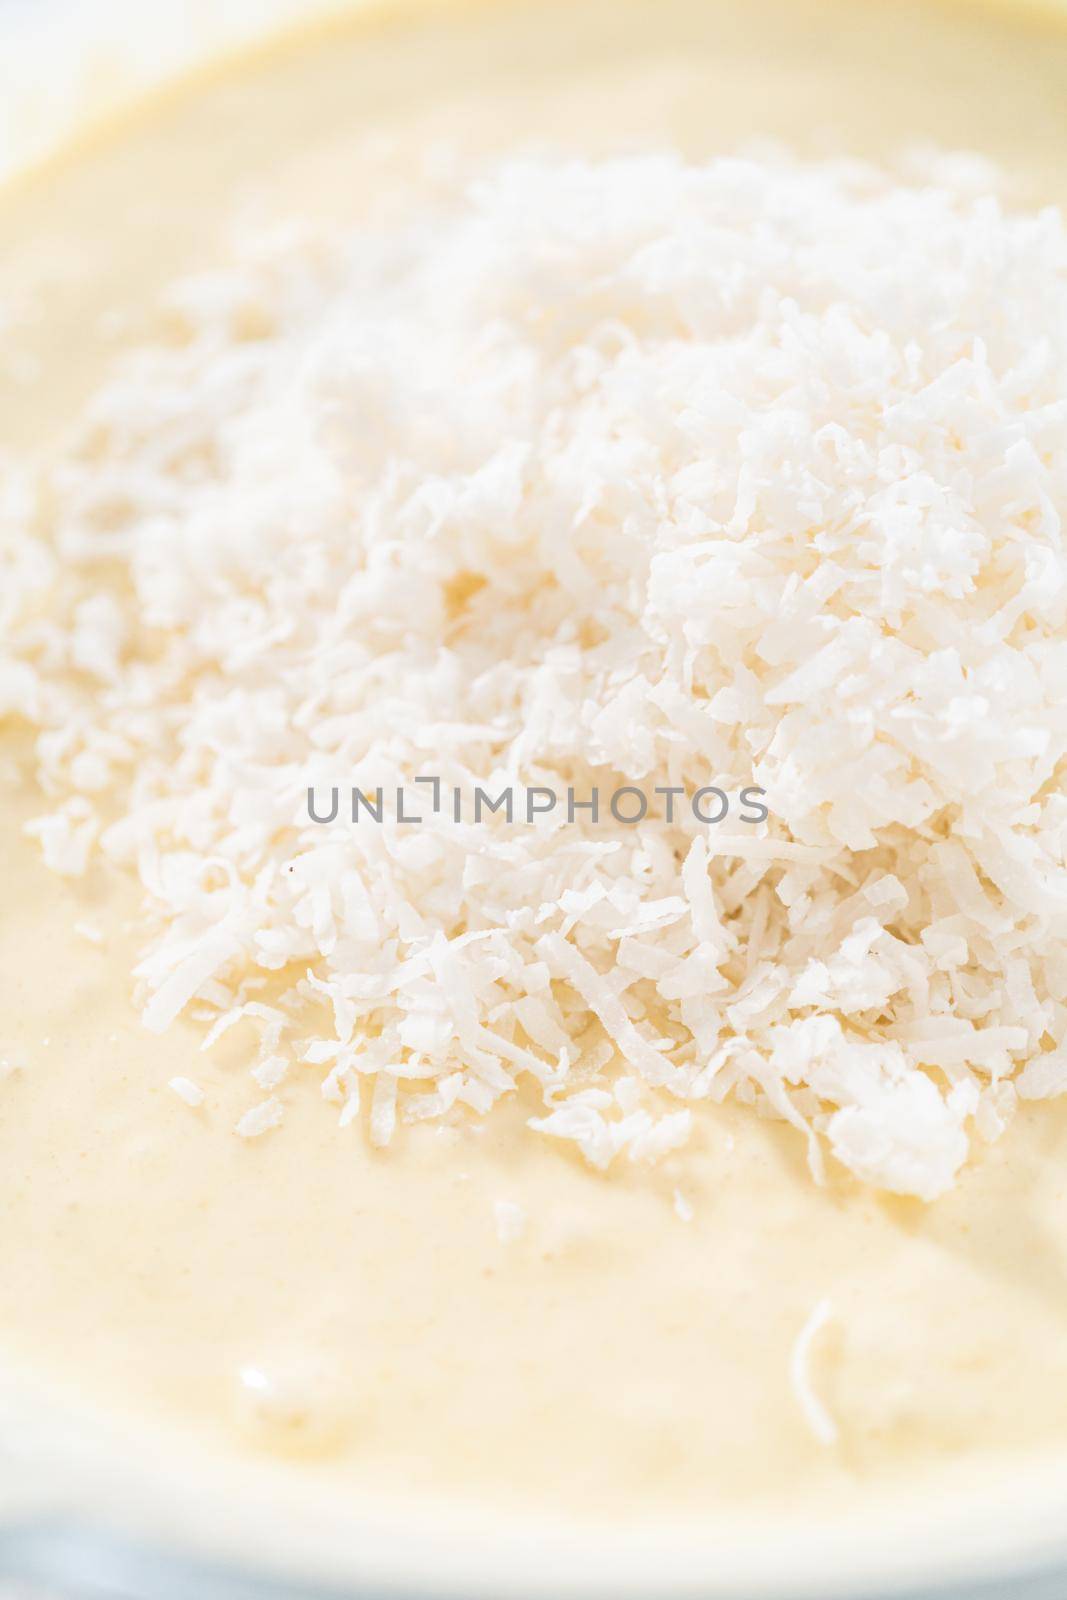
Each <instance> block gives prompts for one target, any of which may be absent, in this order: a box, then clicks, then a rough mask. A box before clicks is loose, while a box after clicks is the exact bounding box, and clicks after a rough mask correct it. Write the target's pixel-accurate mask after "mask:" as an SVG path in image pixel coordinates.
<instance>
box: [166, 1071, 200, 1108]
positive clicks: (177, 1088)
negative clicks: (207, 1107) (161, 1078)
mask: <svg viewBox="0 0 1067 1600" xmlns="http://www.w3.org/2000/svg"><path fill="white" fill-rule="evenodd" d="M168 1087H169V1088H171V1089H173V1090H174V1093H175V1094H176V1095H177V1096H178V1099H179V1100H184V1101H185V1103H186V1105H187V1106H194V1107H195V1106H202V1105H203V1103H204V1091H203V1089H201V1087H200V1085H199V1084H198V1083H194V1082H193V1080H192V1078H170V1079H168Z"/></svg>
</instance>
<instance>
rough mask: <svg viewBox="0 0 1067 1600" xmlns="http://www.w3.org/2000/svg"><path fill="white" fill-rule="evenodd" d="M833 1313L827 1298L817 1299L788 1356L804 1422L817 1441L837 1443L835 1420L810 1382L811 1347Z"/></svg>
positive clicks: (790, 1373) (827, 1443) (791, 1377)
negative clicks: (816, 1303) (817, 1301)
mask: <svg viewBox="0 0 1067 1600" xmlns="http://www.w3.org/2000/svg"><path fill="white" fill-rule="evenodd" d="M832 1316H833V1307H832V1306H831V1304H830V1302H829V1300H820V1301H819V1303H818V1305H816V1306H815V1307H814V1309H813V1310H812V1313H811V1315H810V1316H809V1318H808V1320H807V1321H806V1322H805V1324H804V1326H803V1327H802V1328H801V1330H800V1332H799V1333H798V1334H797V1337H796V1339H795V1340H794V1341H793V1350H792V1354H791V1356H790V1359H789V1376H790V1379H791V1381H792V1385H793V1393H794V1395H795V1396H796V1399H797V1404H798V1405H799V1407H800V1409H801V1411H802V1412H803V1413H804V1421H805V1422H806V1423H807V1425H808V1427H809V1428H810V1429H811V1431H812V1433H813V1434H814V1435H815V1437H816V1439H818V1441H819V1443H820V1444H825V1445H832V1444H836V1443H837V1437H838V1433H837V1423H836V1422H835V1421H834V1419H833V1417H832V1416H831V1415H830V1413H829V1411H827V1409H826V1407H825V1406H824V1405H823V1403H822V1401H821V1400H820V1399H819V1396H818V1395H817V1394H816V1392H815V1389H814V1386H813V1385H812V1381H811V1373H810V1370H809V1362H810V1360H811V1348H812V1345H813V1344H814V1343H815V1341H816V1339H817V1338H818V1336H819V1334H820V1333H821V1332H822V1330H823V1328H825V1326H826V1324H827V1323H828V1322H829V1321H830V1319H831V1317H832Z"/></svg>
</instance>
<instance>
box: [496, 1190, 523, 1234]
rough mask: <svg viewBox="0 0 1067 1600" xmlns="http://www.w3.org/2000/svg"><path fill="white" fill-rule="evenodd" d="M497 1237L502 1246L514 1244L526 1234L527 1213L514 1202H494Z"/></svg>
mask: <svg viewBox="0 0 1067 1600" xmlns="http://www.w3.org/2000/svg"><path fill="white" fill-rule="evenodd" d="M493 1216H494V1219H495V1221H496V1236H497V1238H498V1239H499V1240H500V1243H501V1244H514V1243H515V1242H516V1240H518V1239H521V1238H522V1236H523V1234H524V1233H525V1232H526V1221H527V1218H526V1211H525V1208H524V1207H523V1206H520V1205H519V1204H518V1203H517V1202H516V1201H514V1200H494V1201H493Z"/></svg>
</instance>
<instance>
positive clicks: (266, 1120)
mask: <svg viewBox="0 0 1067 1600" xmlns="http://www.w3.org/2000/svg"><path fill="white" fill-rule="evenodd" d="M282 1115H283V1113H282V1103H281V1101H280V1100H279V1099H278V1098H277V1096H276V1095H271V1096H270V1098H269V1099H267V1100H262V1101H260V1103H259V1105H258V1106H253V1107H252V1109H251V1111H246V1112H245V1114H244V1116H243V1117H242V1118H241V1119H240V1121H239V1122H238V1123H237V1124H236V1126H235V1127H234V1132H235V1133H236V1134H239V1135H240V1137H241V1138H242V1139H258V1138H259V1137H260V1135H261V1134H264V1133H269V1131H270V1129H271V1128H277V1127H278V1126H279V1125H280V1123H281V1121H282Z"/></svg>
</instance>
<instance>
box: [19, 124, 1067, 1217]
mask: <svg viewBox="0 0 1067 1600" xmlns="http://www.w3.org/2000/svg"><path fill="white" fill-rule="evenodd" d="M953 170H954V169H953V168H952V166H951V164H947V165H946V168H945V174H946V175H942V176H941V177H940V178H939V179H938V181H936V182H932V183H929V184H927V185H925V186H923V187H916V186H909V185H908V184H906V183H905V182H903V181H902V180H900V179H899V178H896V177H893V176H890V175H888V174H884V173H879V172H876V171H874V170H871V169H869V168H864V167H859V166H853V165H848V166H845V165H841V164H825V165H798V164H793V163H791V162H790V161H788V160H786V159H785V158H784V157H779V156H767V157H765V158H761V159H759V160H740V159H720V160H716V161H713V162H711V163H710V164H708V165H700V166H695V165H687V164H685V163H684V162H683V161H681V160H680V159H676V158H674V157H673V156H670V155H649V156H631V157H627V158H625V159H617V160H610V161H606V162H602V163H586V162H582V161H571V160H557V159H549V158H540V157H529V158H522V159H518V158H515V159H511V160H509V161H507V162H505V163H503V164H501V165H499V166H498V167H496V168H494V169H493V170H491V171H490V172H488V173H485V174H482V175H481V176H480V177H479V178H478V179H477V180H476V181H473V182H468V183H465V184H460V183H457V184H456V187H455V191H454V192H452V193H447V194H445V195H443V196H442V195H441V194H436V195H435V198H434V201H433V203H432V204H431V203H429V202H427V204H426V206H425V207H424V209H423V210H422V211H421V212H419V213H418V214H416V215H414V216H412V217H409V218H407V219H406V220H405V221H403V222H402V223H401V222H398V221H396V220H395V219H394V220H393V222H392V223H391V224H390V225H389V226H388V227H384V226H382V227H378V228H376V229H371V228H368V229H367V230H365V231H364V232H363V233H362V234H360V235H359V236H357V237H351V236H348V237H345V238H344V239H332V238H323V237H315V238H309V237H308V236H307V235H306V234H302V233H300V232H299V231H298V230H294V231H293V232H292V233H291V234H289V235H285V236H281V237H275V238H274V239H273V240H272V241H271V242H270V243H269V245H267V244H261V245H259V246H256V247H249V248H248V249H247V250H246V252H245V254H244V256H243V257H242V258H241V259H238V260H237V261H235V263H233V264H232V265H230V266H228V267H227V268H226V269H225V270H220V271H219V272H218V274H217V275H213V276H209V277H203V278H199V279H197V280H196V281H193V282H188V283H185V284H183V285H182V286H180V288H179V289H178V290H177V291H175V293H174V294H173V296H172V297H171V300H170V303H169V305H168V307H167V311H166V315H165V317H164V318H163V320H162V322H161V332H160V337H159V342H158V344H157V345H155V346H153V347H151V348H142V349H141V350H139V351H138V352H136V353H135V354H134V355H133V356H132V357H130V358H129V359H128V360H127V361H126V362H125V364H124V365H123V366H122V367H121V370H120V371H118V373H117V374H116V375H115V376H114V377H113V378H112V379H111V380H110V381H109V382H108V383H107V384H106V386H105V387H104V388H103V389H102V390H101V391H100V392H99V393H98V394H97V396H96V397H95V399H94V400H93V402H92V404H91V405H90V406H89V408H88V411H87V414H86V416H85V418H84V423H83V426H82V427H81V429H80V432H79V435H78V437H77V438H76V439H75V440H73V441H72V442H71V443H70V445H69V447H68V448H66V450H65V451H64V453H63V455H62V457H61V458H60V459H59V460H57V461H53V462H52V463H51V464H50V465H48V466H47V467H42V468H41V469H40V471H39V473H38V474H37V475H36V476H35V477H33V478H31V477H30V476H29V475H24V476H23V477H22V478H16V477H15V476H14V475H13V474H12V473H10V472H9V474H8V480H7V483H6V487H5V493H4V496H3V507H4V510H3V516H4V524H5V525H4V533H3V540H2V551H3V557H2V559H3V577H2V591H0V619H2V620H0V626H2V630H3V638H4V641H5V644H4V654H3V657H2V658H0V714H6V715H7V716H9V717H12V716H13V717H14V718H15V719H25V720H27V721H28V722H29V723H31V724H33V725H34V726H35V727H36V728H38V729H39V730H40V731H39V736H38V740H37V758H38V763H39V773H40V778H41V781H42V782H43V784H44V786H45V788H46V791H47V792H48V794H49V795H50V797H52V798H51V809H50V811H49V814H48V815H47V816H45V817H43V818H41V819H40V820H39V821H38V822H37V823H36V824H35V825H34V827H33V831H34V832H35V833H36V834H37V836H38V838H39V839H40V843H41V846H42V848H43V851H44V854H45V858H46V860H47V861H48V862H49V863H50V864H51V865H52V866H53V867H55V868H57V869H58V870H59V871H63V872H71V873H78V872H80V871H82V870H84V868H85V867H86V865H87V863H88V862H89V861H91V859H92V858H93V856H94V854H96V853H97V852H103V853H104V855H105V856H107V857H110V858H111V859H112V860H113V861H115V862H119V863H123V864H125V865H128V867H129V868H130V869H132V870H133V871H134V872H136V873H138V874H139V875H140V879H141V882H142V883H143V886H144V892H145V897H146V904H147V911H148V916H149V920H150V926H149V929H148V932H147V933H146V944H145V949H144V956H143V960H142V961H141V963H140V966H139V967H138V969H137V977H138V979H139V981H140V984H141V986H142V989H143V998H144V1018H145V1022H146V1023H147V1025H148V1027H149V1028H152V1029H155V1030H162V1029H165V1028H166V1027H168V1025H169V1024H170V1023H171V1022H172V1021H173V1020H174V1019H175V1018H176V1017H177V1016H178V1015H179V1013H181V1012H183V1011H185V1010H186V1009H190V1010H191V1012H192V1014H193V1015H194V1016H196V1017H203V1018H207V1017H208V1016H210V1017H211V1018H213V1019H214V1027H213V1028H212V1030H211V1035H210V1036H209V1038H214V1037H217V1036H218V1033H219V1032H220V1031H221V1030H223V1029H225V1028H227V1027H229V1026H230V1025H231V1024H233V1023H234V1022H236V1021H238V1020H239V1019H241V1018H245V1019H247V1020H249V1021H250V1022H251V1023H252V1024H253V1025H254V1026H255V1027H256V1028H257V1029H258V1032H259V1035H260V1047H259V1055H258V1058H257V1060H256V1062H255V1066H254V1068H253V1073H254V1076H255V1078H256V1081H257V1084H258V1086H259V1090H258V1093H259V1101H258V1103H256V1104H253V1105H250V1109H249V1111H248V1113H247V1115H246V1116H245V1117H244V1118H243V1119H242V1122H241V1124H239V1131H240V1132H242V1133H244V1134H246V1135H251V1134H258V1133H262V1132H264V1131H266V1130H267V1129H269V1128H272V1127H273V1126H275V1125H276V1124H277V1123H278V1122H279V1121H280V1120H281V1118H282V1116H283V1111H284V1102H285V1095H286V1087H287V1080H288V1081H289V1082H291V1081H292V1076H293V1074H294V1073H295V1072H297V1071H307V1070H308V1069H309V1066H310V1068H312V1069H317V1070H318V1071H319V1072H320V1073H321V1074H322V1077H323V1080H324V1081H323V1093H324V1095H325V1096H326V1098H327V1100H332V1101H334V1102H335V1103H336V1104H337V1106H339V1107H340V1113H339V1114H340V1117H341V1120H342V1121H344V1122H351V1121H352V1120H353V1118H355V1117H357V1116H361V1117H363V1118H364V1119H365V1120H366V1123H367V1127H368V1130H369V1136H370V1138H371V1139H372V1140H373V1141H374V1142H375V1143H378V1144H386V1143H388V1141H389V1140H390V1138H391V1137H392V1134H393V1130H394V1127H395V1124H396V1121H397V1119H398V1118H400V1119H415V1118H443V1117H447V1116H449V1115H450V1114H453V1108H469V1109H470V1110H472V1111H473V1112H475V1113H486V1114H488V1113H491V1112H492V1109H493V1107H494V1105H496V1103H497V1102H498V1101H500V1100H501V1098H502V1097H504V1096H509V1095H513V1094H514V1093H515V1092H516V1091H517V1090H518V1091H519V1092H520V1093H522V1094H523V1095H524V1097H529V1096H533V1097H534V1099H533V1103H532V1104H531V1121H530V1125H531V1127H532V1128H534V1129H538V1130H540V1131H541V1132H543V1133H547V1134H550V1135H554V1136H556V1137H558V1138H560V1139H568V1140H573V1141H574V1142H575V1143H576V1144H577V1145H578V1146H579V1147H580V1149H581V1151H582V1152H583V1153H584V1155H585V1156H586V1157H587V1158H588V1159H589V1160H590V1161H591V1162H593V1163H594V1164H596V1165H597V1166H601V1167H603V1166H607V1165H608V1163H609V1162H611V1160H612V1159H613V1158H614V1157H615V1156H617V1155H618V1154H619V1153H620V1152H626V1153H627V1154H628V1155H629V1156H630V1157H633V1158H648V1157H653V1156H656V1155H658V1154H660V1153H662V1152H663V1151H666V1150H669V1149H671V1148H673V1147H675V1146H677V1145H679V1144H681V1143H682V1142H683V1141H684V1140H685V1139H686V1138H687V1135H688V1133H689V1128H690V1117H691V1112H690V1109H689V1108H690V1107H691V1105H692V1104H693V1102H696V1101H701V1100H709V1099H710V1100H712V1101H720V1100H722V1099H723V1098H724V1097H726V1096H732V1097H734V1098H735V1099H737V1100H741V1101H745V1102H748V1103H751V1104H752V1105H753V1106H754V1107H755V1108H756V1110H757V1111H759V1112H762V1113H764V1114H769V1115H772V1116H775V1117H779V1118H785V1119H787V1120H788V1121H789V1122H791V1123H793V1124H795V1126H796V1128H797V1129H798V1130H800V1131H801V1132H802V1133H803V1134H804V1135H806V1137H807V1139H808V1144H809V1153H810V1159H811V1163H812V1167H813V1170H814V1171H815V1173H816V1175H818V1173H819V1171H820V1164H821V1160H822V1153H823V1151H824V1150H827V1149H828V1150H829V1151H830V1152H832V1154H833V1156H835V1157H836V1158H837V1160H839V1161H840V1162H843V1163H844V1164H845V1166H846V1167H848V1168H850V1169H851V1171H852V1172H853V1173H855V1174H857V1175H858V1176H859V1177H860V1178H861V1179H863V1180H865V1181H868V1182H870V1183H873V1184H876V1185H879V1186H881V1187H882V1188H885V1189H889V1190H894V1191H897V1192H899V1193H906V1194H914V1195H919V1196H922V1197H924V1198H931V1197H933V1196H936V1195H937V1194H939V1193H941V1192H942V1191H943V1190H945V1189H946V1188H947V1187H949V1186H950V1185H951V1184H952V1182H953V1180H954V1178H955V1176H956V1174H957V1172H958V1170H959V1168H960V1166H961V1164H962V1163H963V1161H964V1160H965V1157H966V1154H967V1150H968V1144H969V1140H970V1138H971V1137H972V1136H973V1134H974V1133H975V1132H977V1133H978V1135H979V1136H982V1137H986V1138H990V1137H995V1136H996V1135H997V1134H998V1133H999V1132H1000V1130H1001V1129H1002V1128H1003V1126H1004V1125H1005V1122H1006V1120H1007V1118H1008V1117H1009V1116H1010V1113H1011V1111H1012V1107H1013V1105H1014V1104H1015V1101H1016V1098H1017V1097H1018V1096H1023V1097H1032V1098H1041V1097H1044V1096H1047V1095H1052V1094H1056V1093H1059V1092H1061V1091H1062V1090H1063V1089H1064V1088H1065V1087H1067V1049H1065V1048H1064V1039H1065V1033H1067V940H1065V934H1067V871H1065V867H1064V848H1065V842H1067V800H1065V798H1064V796H1063V794H1062V793H1061V787H1060V779H1061V775H1062V773H1063V770H1064V756H1065V748H1067V558H1065V551H1064V535H1063V529H1062V526H1061V515H1062V512H1063V510H1064V508H1067V231H1065V228H1064V225H1063V222H1062V221H1061V219H1060V217H1059V215H1058V214H1057V213H1055V212H1053V211H1049V212H1045V213H1042V214H1041V215H1036V216H1029V215H1027V216H1013V215H1009V214H1006V213H1005V212H1004V211H1003V210H1002V209H1001V207H1000V205H999V204H998V202H997V201H996V200H994V199H992V198H989V197H988V196H987V197H982V196H981V195H978V196H976V195H975V193H974V186H973V184H972V183H971V182H970V181H968V180H965V177H961V178H960V180H959V181H958V182H957V181H956V179H955V178H954V177H953ZM960 170H961V172H962V171H963V170H964V169H963V168H962V167H961V169H960ZM426 773H436V774H439V775H440V776H441V779H442V781H443V783H445V784H447V785H456V786H459V787H461V788H463V789H464V790H466V791H468V792H469V791H470V790H471V789H472V788H473V786H474V785H475V784H481V785H483V786H484V787H486V788H487V789H488V790H490V791H495V790H496V789H498V788H500V787H501V786H503V785H505V784H508V783H522V784H539V783H545V784H549V785H552V786H554V787H555V788H556V789H557V790H560V789H563V788H564V787H565V786H567V785H568V784H573V785H575V787H576V789H579V790H582V791H587V790H588V789H589V788H590V787H591V786H592V785H593V784H596V783H598V782H599V783H602V784H603V785H604V786H605V787H609V788H610V787H611V785H612V783H627V784H635V785H638V786H640V787H642V788H644V789H645V790H646V792H649V793H651V791H652V789H653V787H654V786H655V785H670V784H673V785H679V786H684V787H685V788H686V789H688V790H690V791H692V790H696V789H699V788H700V787H701V786H703V785H707V784H719V785H721V786H722V787H724V788H725V789H727V790H736V789H737V788H738V787H739V786H741V785H744V784H749V783H756V784H759V785H761V786H762V787H763V788H764V789H765V790H766V793H767V804H768V805H769V807H770V811H771V817H770V821H769V822H768V823H766V824H763V825H760V826H758V827H753V826H747V827H746V826H745V825H744V824H743V823H740V822H737V821H735V820H734V819H732V818H731V819H728V820H727V821H726V822H724V823H723V824H721V825H720V826H718V827H707V826H702V825H701V824H700V823H699V822H698V821H697V820H696V819H695V817H694V816H693V815H692V813H691V811H690V810H689V808H688V807H685V808H682V809H680V810H679V811H678V813H677V815H676V820H675V822H674V823H673V824H667V823H666V822H665V821H664V820H663V819H662V818H661V817H660V818H656V819H653V818H650V819H649V820H648V821H647V822H646V823H642V824H638V825H636V826H625V825H621V824H618V823H615V822H614V821H613V820H612V819H611V818H610V817H608V818H606V819H604V818H602V819H601V820H600V822H599V823H598V824H597V825H595V826H594V825H593V824H592V823H591V821H590V820H589V819H588V818H587V817H583V816H582V814H581V813H579V819H578V820H577V821H576V822H574V823H573V824H571V823H569V822H568V821H567V819H566V815H565V813H564V812H563V811H562V809H561V808H557V809H556V810H555V812H554V813H552V814H551V815H547V816H544V817H539V818H538V819H537V820H536V821H535V823H534V824H533V825H531V826H526V825H525V824H521V825H520V824H518V823H516V824H513V825H510V826H509V825H508V824H507V823H506V821H505V819H504V818H503V816H490V817H488V818H486V819H485V820H483V822H482V823H480V824H478V825H474V824H471V823H467V822H464V823H460V824H456V823H454V822H453V821H452V820H451V819H450V817H449V816H448V815H447V813H444V814H441V815H438V816H436V817H433V816H430V817H429V818H428V819H427V820H426V821H424V822H423V823H422V824H420V825H417V826H405V825H403V824H398V823H395V822H389V821H387V822H385V823H383V824H381V825H376V824H374V823H373V822H368V821H367V820H366V819H363V820H361V821H360V823H359V824H358V825H353V824H351V822H349V821H348V820H347V819H346V814H345V812H344V809H343V808H342V815H341V818H340V820H339V821H338V822H337V823H335V824H333V825H330V826H319V825H316V824H314V823H312V822H310V821H309V818H308V811H307V789H308V786H309V785H312V784H315V785H318V786H320V788H321V790H322V792H324V793H325V791H326V790H328V788H329V786H331V785H337V784H340V785H342V786H347V785H350V784H353V783H354V784H358V785H360V786H367V787H371V788H374V787H377V786H378V785H384V786H385V787H386V789H387V790H388V789H389V787H390V786H392V785H396V784H399V783H405V784H408V785H411V784H412V783H413V780H414V779H415V777H416V776H419V775H424V774H426ZM342 792H343V793H344V792H347V791H346V789H344V788H343V790H342ZM183 1081H184V1080H183ZM193 1088H194V1089H195V1085H193ZM361 1095H362V1111H361V1108H360V1097H361ZM193 1098H195V1096H193Z"/></svg>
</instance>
